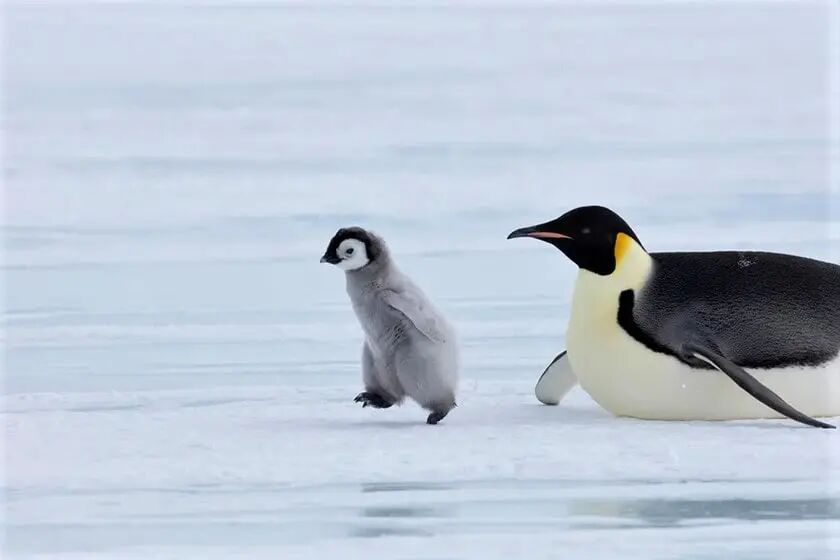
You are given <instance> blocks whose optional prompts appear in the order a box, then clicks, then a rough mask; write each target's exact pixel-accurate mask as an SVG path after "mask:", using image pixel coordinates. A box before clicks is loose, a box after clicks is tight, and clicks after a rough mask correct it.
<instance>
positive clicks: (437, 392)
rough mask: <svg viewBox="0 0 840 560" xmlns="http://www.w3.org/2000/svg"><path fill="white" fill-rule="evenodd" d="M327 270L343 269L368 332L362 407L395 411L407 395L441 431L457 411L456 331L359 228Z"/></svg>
mask: <svg viewBox="0 0 840 560" xmlns="http://www.w3.org/2000/svg"><path fill="white" fill-rule="evenodd" d="M321 262H322V263H324V262H325V263H330V264H334V265H336V266H337V267H339V268H341V269H342V270H344V272H345V275H346V277H347V294H348V295H349V296H350V301H351V302H352V304H353V310H354V311H355V312H356V317H357V318H358V320H359V323H360V324H361V326H362V330H364V333H365V343H364V345H363V347H362V380H363V382H364V386H365V390H364V392H362V393H360V394H359V395H358V396H357V397H356V402H359V403H362V407H366V406H372V407H374V408H389V407H391V406H392V405H394V404H400V403H401V402H402V401H403V399H404V398H405V396H406V395H408V396H409V397H411V398H412V399H413V400H414V401H415V402H417V403H418V404H419V405H420V406H422V407H423V408H425V409H426V410H428V411H429V416H428V418H427V419H426V422H427V423H429V424H437V423H438V422H440V421H441V420H443V418H444V416H446V415H447V414H448V413H449V411H450V410H452V408H454V407H455V390H456V386H457V383H458V344H457V341H456V339H455V332H454V330H453V329H452V327H451V326H450V325H449V323H448V322H447V321H446V319H445V318H444V317H443V316H442V315H441V314H440V312H438V311H437V309H435V307H434V306H433V305H432V303H431V302H430V301H429V300H428V298H427V297H426V295H425V294H424V293H423V292H422V291H421V290H420V288H418V287H417V285H415V284H414V283H413V282H412V281H411V280H410V279H409V278H408V277H407V276H406V275H405V274H403V273H402V272H400V270H399V269H398V268H397V267H396V265H395V264H394V261H393V259H392V257H391V253H390V251H389V250H388V247H387V246H386V245H385V241H383V240H382V238H381V237H379V236H377V235H375V234H373V233H372V232H369V231H367V230H364V229H362V228H360V227H351V228H344V229H340V230H338V232H337V233H336V234H335V235H334V236H333V238H332V239H331V240H330V243H329V245H328V246H327V250H326V252H325V253H324V256H323V257H321Z"/></svg>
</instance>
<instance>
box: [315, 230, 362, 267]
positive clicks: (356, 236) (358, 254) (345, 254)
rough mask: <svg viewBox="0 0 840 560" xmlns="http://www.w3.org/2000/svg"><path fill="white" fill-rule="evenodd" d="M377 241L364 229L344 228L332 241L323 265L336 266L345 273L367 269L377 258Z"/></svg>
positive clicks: (322, 258) (323, 259)
mask: <svg viewBox="0 0 840 560" xmlns="http://www.w3.org/2000/svg"><path fill="white" fill-rule="evenodd" d="M375 248H376V240H375V239H374V238H373V236H371V234H369V233H368V232H367V231H365V230H363V229H362V228H358V227H352V228H343V229H340V230H338V232H337V233H336V234H335V235H334V236H333V238H332V239H331V240H330V243H329V245H328V246H327V250H326V252H325V253H324V256H323V257H321V262H322V263H324V262H325V263H330V264H334V265H335V266H337V267H338V268H340V269H341V270H344V271H345V272H350V271H353V270H359V269H361V268H364V267H366V266H367V265H368V264H370V262H371V261H373V260H374V259H375V258H376V251H375Z"/></svg>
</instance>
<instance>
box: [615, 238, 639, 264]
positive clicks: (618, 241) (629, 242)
mask: <svg viewBox="0 0 840 560" xmlns="http://www.w3.org/2000/svg"><path fill="white" fill-rule="evenodd" d="M635 243H636V242H635V241H634V240H633V238H632V237H630V236H629V235H627V234H626V233H619V234H618V235H617V236H616V238H615V264H616V265H618V264H619V263H620V262H621V260H622V259H623V258H624V255H626V254H627V251H629V250H630V248H631V247H633V245H634V244H635Z"/></svg>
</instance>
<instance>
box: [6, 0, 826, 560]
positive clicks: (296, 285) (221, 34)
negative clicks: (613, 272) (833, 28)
mask: <svg viewBox="0 0 840 560" xmlns="http://www.w3.org/2000/svg"><path fill="white" fill-rule="evenodd" d="M70 4H71V3H68V2H63V3H56V4H54V5H35V3H32V2H25V3H21V2H18V3H17V4H16V5H15V6H12V7H10V8H9V9H8V10H7V11H6V33H5V37H4V43H3V46H4V48H5V50H6V53H5V54H6V56H7V64H6V75H5V79H4V95H5V97H6V99H5V100H4V101H5V109H6V114H5V118H4V136H5V138H6V161H5V162H4V163H5V167H6V181H5V184H4V191H5V200H4V202H5V206H6V207H5V212H4V216H3V236H4V247H5V252H4V260H3V287H4V288H5V292H6V305H5V309H4V312H3V323H4V332H3V336H4V340H3V342H4V347H5V360H4V364H5V367H4V376H3V380H4V385H5V391H4V393H5V394H4V395H3V397H2V403H0V411H2V412H0V422H2V426H3V433H4V436H5V437H4V439H3V443H4V447H5V448H4V452H5V463H4V464H5V469H4V476H3V487H4V492H3V495H2V500H3V509H4V513H5V520H4V521H5V529H6V530H5V535H4V542H3V544H2V554H1V555H2V557H3V558H4V559H6V558H9V559H15V560H17V559H24V558H25V559H30V558H43V559H46V558H50V559H58V558H61V559H67V558H74V559H79V560H82V559H84V560H87V559H94V560H101V559H113V558H130V559H131V558H137V559H142V560H152V559H158V558H166V559H179V560H181V559H214V558H248V559H250V558H270V559H277V558H282V559H286V558H306V559H309V558H342V559H344V558H347V559H356V558H387V559H391V558H405V559H438V560H444V559H473V558H478V559H484V558H490V559H492V558H504V559H511V558H519V557H522V558H563V559H566V558H622V559H624V558H631V559H640V560H641V559H644V560H647V559H657V558H690V559H701V558H703V559H707V558H708V559H718V558H746V559H759V558H762V559H763V558H785V559H787V560H795V559H800V558H803V559H804V558H808V559H820V560H822V559H827V558H831V557H832V556H837V555H840V435H838V433H836V432H834V433H832V432H826V431H819V430H812V429H807V428H802V427H799V426H796V425H793V424H792V423H791V422H786V421H752V422H732V423H661V422H642V421H636V420H629V419H617V418H613V417H611V416H609V415H608V414H607V413H605V412H604V411H602V410H601V409H599V408H598V407H597V406H596V405H595V404H594V403H593V402H592V401H591V400H590V399H589V398H588V397H587V396H586V395H585V394H583V393H582V392H580V391H576V392H574V393H573V394H572V395H571V396H570V398H569V400H568V401H566V402H564V403H562V405H561V406H559V407H544V406H540V405H539V404H537V402H536V400H535V399H534V397H533V394H532V390H533V385H534V382H535V381H536V379H537V377H538V375H539V373H540V372H541V370H542V368H543V367H544V366H545V365H546V364H547V363H548V361H549V360H550V359H551V358H553V357H554V355H555V354H557V353H558V352H559V351H560V350H562V349H563V344H564V329H565V322H566V319H567V317H568V304H569V297H570V293H571V284H572V281H573V278H574V271H573V268H572V266H571V265H570V264H569V263H568V262H566V261H565V260H564V259H563V258H562V257H561V256H560V255H559V254H557V253H556V252H553V251H551V250H550V249H549V248H547V247H546V246H540V244H537V243H527V242H518V243H517V242H507V241H505V239H504V238H505V236H506V235H507V233H508V232H509V231H511V230H512V229H514V228H516V227H520V226H523V225H528V224H533V223H536V222H538V221H542V220H545V219H547V218H549V217H553V216H556V215H558V214H560V213H561V212H563V211H565V210H567V209H569V208H571V207H573V206H576V205H579V204H584V203H601V204H605V205H608V206H611V207H613V208H615V209H616V210H618V211H620V212H621V213H622V214H623V215H624V216H625V217H626V218H627V219H628V220H629V221H630V223H631V224H633V225H634V226H635V228H636V231H637V233H638V234H639V235H640V236H641V238H642V240H643V241H644V242H645V243H646V245H647V246H648V248H649V249H651V250H683V249H684V250H696V249H711V248H720V249H731V248H743V249H755V248H763V249H771V250H777V251H784V252H794V253H798V254H803V255H807V256H812V257H816V258H822V259H831V260H834V261H835V262H838V261H840V193H838V192H837V191H836V190H834V191H833V190H832V183H831V182H830V181H831V172H832V170H831V168H830V165H829V164H830V159H831V158H835V159H836V158H837V156H838V152H837V143H836V142H837V140H838V138H836V137H834V138H831V137H830V129H829V128H828V127H827V122H828V120H829V117H830V116H831V115H832V112H831V107H830V102H831V100H832V95H831V92H830V87H831V84H832V80H831V76H832V71H834V70H836V69H837V68H838V61H837V60H829V56H828V53H830V52H835V53H836V52H840V49H836V48H832V46H836V45H837V43H836V42H835V43H831V37H830V29H829V24H828V22H829V21H831V19H832V16H833V15H836V13H829V11H828V10H827V6H828V4H827V3H823V4H820V3H771V4H761V3H743V4H741V3H739V4H728V5H722V4H719V3H711V2H709V3H700V2H698V3H689V4H686V3H679V4H677V5H674V4H666V3H662V2H646V3H641V4H636V5H628V4H626V3H619V2H596V3H595V5H592V4H591V3H590V4H589V5H584V4H562V5H561V4H558V5H554V6H553V7H552V6H548V5H544V4H543V5H537V4H534V3H528V5H521V4H517V3H508V4H499V3H497V4H495V5H494V6H493V7H488V6H487V5H484V6H483V7H482V6H481V3H480V2H472V3H466V4H459V5H457V6H455V7H449V8H443V7H428V8H422V9H421V8H416V7H414V8H407V7H405V6H403V7H402V8H399V9H397V8H382V7H367V8H358V7H357V8H353V9H351V8H346V7H339V6H335V5H329V4H328V3H325V2H321V1H319V2H318V3H317V5H313V7H309V8H307V7H304V5H302V4H301V5H297V6H295V7H282V6H280V5H279V4H278V3H277V2H270V1H268V2H216V3H215V4H216V5H215V6H210V5H209V4H212V2H200V1H197V0H196V1H192V2H183V1H181V0H179V1H177V2H172V3H166V2H146V3H142V2H141V3H132V4H130V5H123V4H122V3H118V4H117V5H107V6H103V5H100V4H96V3H91V4H85V5H79V4H73V5H70ZM187 4H189V6H188V5H187ZM835 19H836V18H835ZM835 35H836V33H835ZM835 39H836V38H835ZM835 82H836V80H835ZM836 114H837V113H836V112H835V113H834V115H835V116H836ZM832 140H834V143H833V144H832ZM835 171H836V169H835ZM835 177H836V174H835ZM834 185H835V186H836V182H835V183H834ZM354 223H356V224H361V225H366V226H369V227H372V228H375V229H376V230H378V231H379V232H380V233H382V234H383V235H385V236H386V237H387V239H388V240H389V241H390V243H391V245H392V248H393V250H394V252H395V253H396V255H397V258H398V261H399V263H400V264H401V266H402V267H403V268H404V269H405V270H406V271H407V272H408V273H409V274H411V275H412V277H414V278H415V279H416V280H417V281H418V282H419V283H420V284H421V285H422V286H423V287H424V288H425V289H426V290H427V291H428V292H429V293H430V295H432V297H433V298H434V299H435V300H436V301H437V302H438V304H439V305H440V307H441V308H442V309H443V310H444V311H445V312H446V313H447V314H448V315H449V316H450V317H451V318H452V320H453V322H454V323H455V324H456V325H457V327H458V329H459V331H460V334H461V339H462V342H463V346H464V348H463V354H464V371H463V378H464V381H463V388H462V392H461V394H460V397H459V403H460V406H459V407H458V408H457V409H456V410H455V411H454V412H453V413H452V414H451V415H450V416H449V417H448V418H447V419H446V420H445V421H444V422H443V423H442V424H441V425H439V426H436V427H429V426H426V425H425V424H423V419H424V417H425V415H424V414H423V413H422V411H421V410H419V409H418V408H417V407H415V406H414V405H411V404H409V405H406V406H404V407H402V408H401V409H397V410H388V411H372V410H367V409H365V410H362V409H360V408H359V407H358V405H354V404H353V402H352V398H353V396H355V394H356V393H357V392H358V391H359V390H360V386H359V372H358V357H359V348H360V344H361V338H360V333H359V329H358V327H357V326H356V323H355V320H354V317H353V315H352V312H351V310H350V307H349V305H348V302H347V301H346V296H345V295H344V293H343V279H342V277H341V274H340V273H339V272H338V271H336V270H335V269H332V268H330V267H326V266H324V265H319V264H318V258H319V257H320V255H321V254H322V252H323V249H324V247H325V245H326V243H327V241H328V240H329V237H330V236H331V235H332V233H333V232H334V231H335V229H337V228H338V227H340V226H344V225H349V224H354ZM835 421H840V419H835Z"/></svg>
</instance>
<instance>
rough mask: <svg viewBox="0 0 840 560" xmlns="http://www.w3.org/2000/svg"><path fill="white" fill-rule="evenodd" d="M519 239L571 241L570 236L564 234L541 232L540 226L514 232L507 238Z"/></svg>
mask: <svg viewBox="0 0 840 560" xmlns="http://www.w3.org/2000/svg"><path fill="white" fill-rule="evenodd" d="M517 237H534V238H536V239H571V237H569V236H568V235H563V234H562V233H555V232H553V231H540V230H539V226H530V227H524V228H520V229H517V230H515V231H512V232H511V233H510V235H508V236H507V238H508V239H515V238H517Z"/></svg>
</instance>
